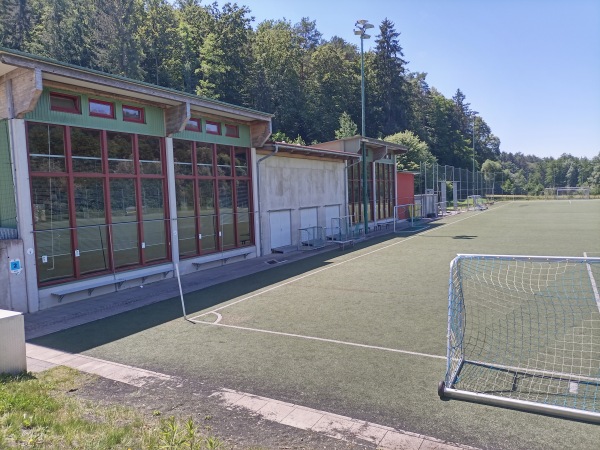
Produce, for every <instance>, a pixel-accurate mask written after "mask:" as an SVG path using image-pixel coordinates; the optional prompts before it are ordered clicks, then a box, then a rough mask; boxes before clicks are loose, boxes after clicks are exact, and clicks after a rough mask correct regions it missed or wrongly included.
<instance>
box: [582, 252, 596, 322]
mask: <svg viewBox="0 0 600 450" xmlns="http://www.w3.org/2000/svg"><path fill="white" fill-rule="evenodd" d="M583 256H584V257H585V258H587V253H586V252H583ZM586 266H587V271H588V275H589V276H590V283H592V291H594V297H596V305H597V306H598V311H600V294H599V293H598V285H597V284H596V279H595V278H594V273H593V272H592V266H591V265H589V264H586Z"/></svg>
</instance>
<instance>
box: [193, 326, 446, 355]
mask: <svg viewBox="0 0 600 450" xmlns="http://www.w3.org/2000/svg"><path fill="white" fill-rule="evenodd" d="M191 320H192V321H193V322H195V323H199V324H202V325H213V326H216V327H223V328H233V329H235V330H243V331H254V332H258V333H265V334H274V335H277V336H286V337H293V338H300V339H307V340H309V341H319V342H327V343H329V344H341V345H348V346H350V347H360V348H366V349H370V350H382V351H386V352H393V353H401V354H404V355H411V356H423V357H426V358H434V359H443V360H444V361H445V360H446V357H445V356H440V355H430V354H429V353H420V352H411V351H410V350H399V349H397V348H389V347H379V346H377V345H368V344H359V343H356V342H348V341H339V340H337V339H327V338H320V337H316V336H304V335H302V334H294V333H284V332H282V331H272V330H264V329H262V328H250V327H242V326H239V325H227V324H224V323H219V322H202V321H194V320H193V319H191Z"/></svg>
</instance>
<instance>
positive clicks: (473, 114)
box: [471, 111, 479, 209]
mask: <svg viewBox="0 0 600 450" xmlns="http://www.w3.org/2000/svg"><path fill="white" fill-rule="evenodd" d="M477 114H479V113H478V112H477V111H471V117H472V118H473V195H475V117H477ZM473 209H475V208H474V207H473Z"/></svg>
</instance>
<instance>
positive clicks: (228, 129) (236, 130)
mask: <svg viewBox="0 0 600 450" xmlns="http://www.w3.org/2000/svg"><path fill="white" fill-rule="evenodd" d="M225 136H229V137H233V138H239V137H240V127H239V126H238V125H232V124H229V123H226V124H225Z"/></svg>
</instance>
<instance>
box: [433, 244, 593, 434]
mask: <svg viewBox="0 0 600 450" xmlns="http://www.w3.org/2000/svg"><path fill="white" fill-rule="evenodd" d="M596 279H600V258H588V257H583V258H581V257H557V256H524V255H476V254H461V255H458V256H457V257H456V258H455V259H454V260H453V261H452V263H451V265H450V281H449V294H448V296H449V301H448V330H447V336H448V346H447V365H446V375H445V378H444V381H442V382H441V383H440V386H439V387H438V393H439V395H440V397H447V398H455V399H461V400H470V401H475V402H482V403H486V404H491V405H498V406H504V407H511V408H515V409H522V410H526V411H535V412H541V413H545V414H550V415H556V416H560V417H567V418H573V419H578V420H586V421H591V422H597V423H600V308H599V304H600V299H599V298H598V291H597V288H596V289H594V288H595V287H596V281H595V280H596Z"/></svg>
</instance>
